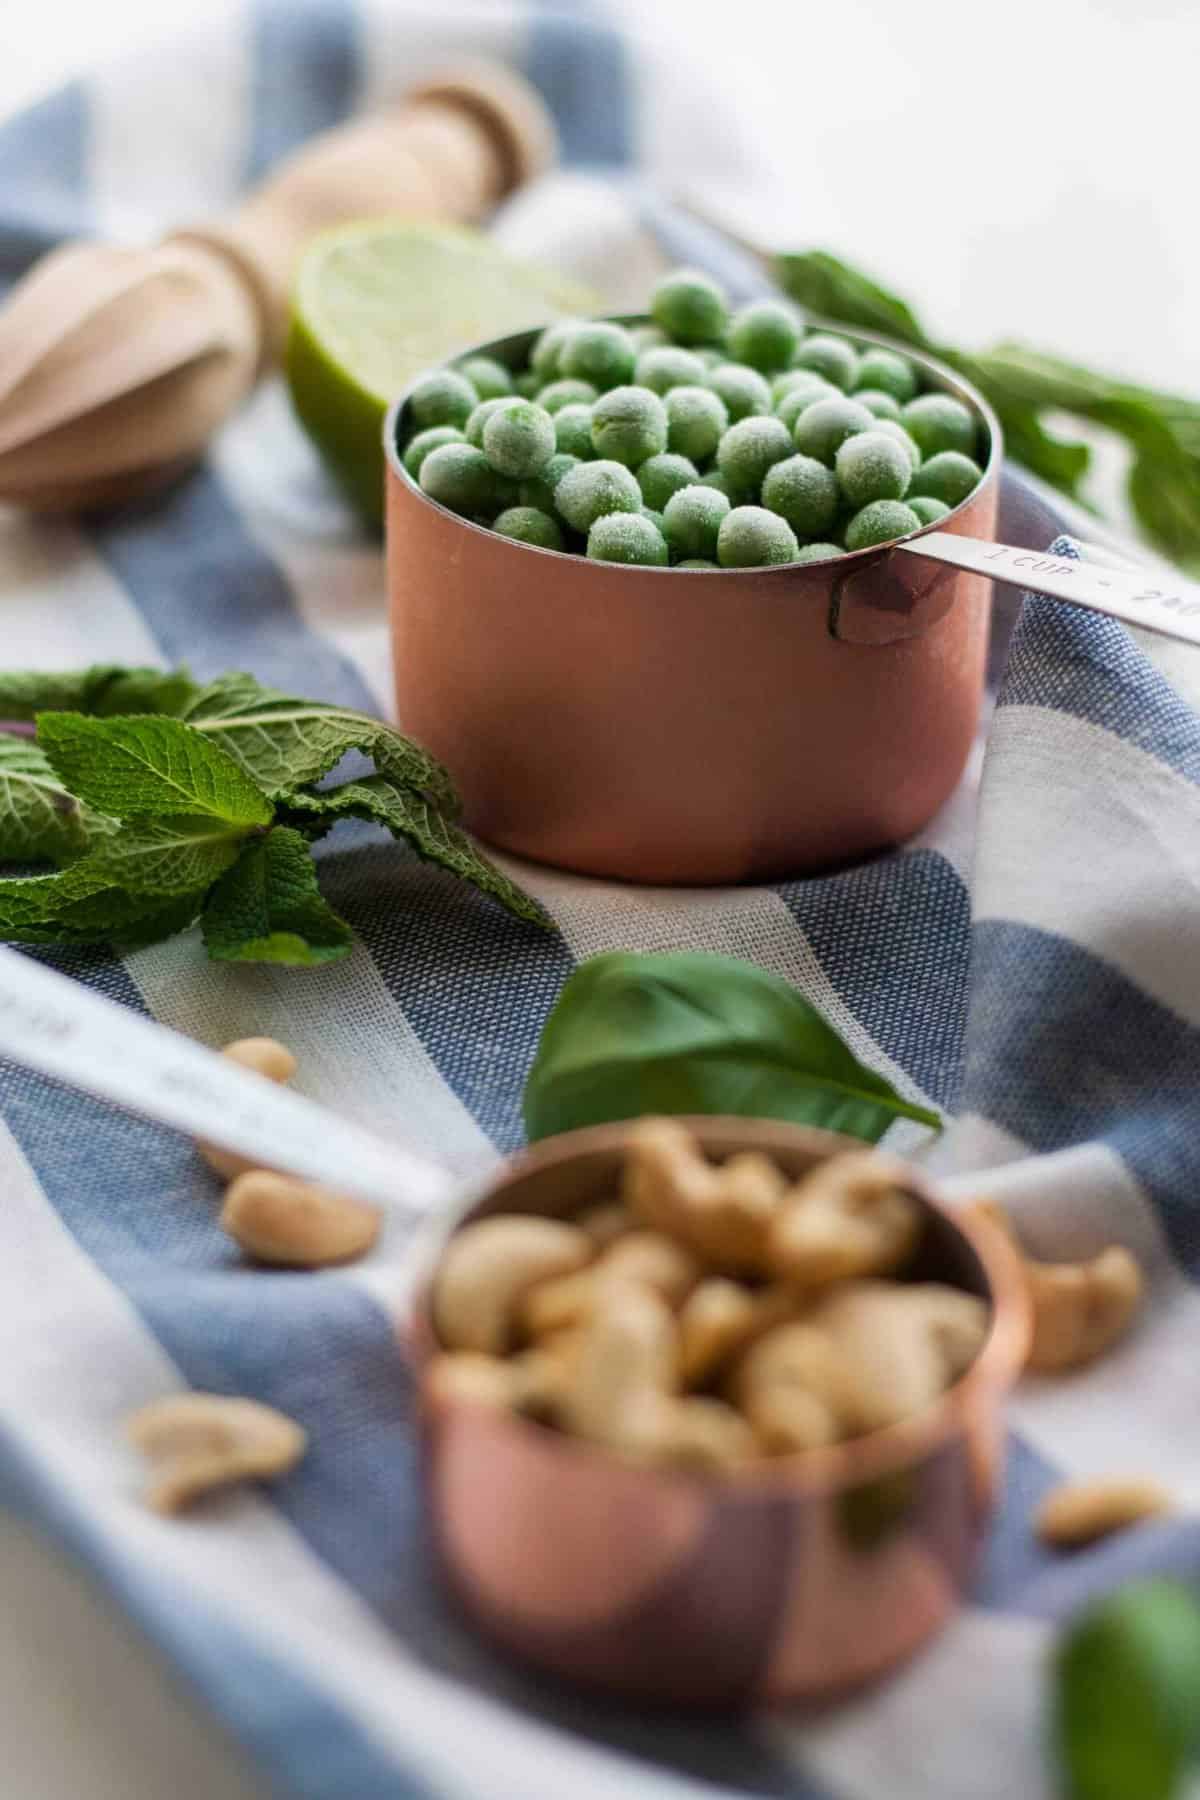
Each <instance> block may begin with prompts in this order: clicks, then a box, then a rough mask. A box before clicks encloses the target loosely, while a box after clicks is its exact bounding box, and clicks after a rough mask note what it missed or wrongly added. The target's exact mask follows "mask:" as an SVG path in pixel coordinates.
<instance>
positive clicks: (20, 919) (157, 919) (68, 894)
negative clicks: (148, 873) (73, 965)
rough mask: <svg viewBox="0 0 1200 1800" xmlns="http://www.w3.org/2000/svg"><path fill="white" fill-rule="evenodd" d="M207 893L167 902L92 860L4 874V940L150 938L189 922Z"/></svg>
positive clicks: (0, 930) (0, 890) (0, 891)
mask: <svg viewBox="0 0 1200 1800" xmlns="http://www.w3.org/2000/svg"><path fill="white" fill-rule="evenodd" d="M202 899H203V893H193V894H191V895H187V896H181V897H179V898H176V899H173V900H171V901H170V902H169V903H166V902H164V899H163V896H162V895H161V894H129V893H126V892H125V891H124V889H122V888H120V887H117V886H115V885H114V884H113V883H112V881H111V880H110V879H109V878H108V877H107V876H105V875H104V874H103V873H101V872H100V871H98V870H95V869H89V868H88V867H87V865H86V861H85V862H82V863H75V864H73V866H72V867H71V868H69V869H62V870H60V871H58V872H57V873H56V874H53V875H31V876H28V877H26V878H24V879H16V880H7V881H5V880H0V940H4V941H5V942H7V943H18V944H102V943H109V942H111V941H112V940H114V939H121V940H128V939H130V938H136V940H137V941H139V942H145V943H150V942H153V941H155V940H156V939H157V938H159V937H168V936H170V935H171V934H172V933H173V932H176V931H181V930H182V929H183V928H184V926H185V925H189V924H190V923H191V921H192V919H194V918H195V916H196V914H197V913H198V912H199V910H200V904H201V901H202Z"/></svg>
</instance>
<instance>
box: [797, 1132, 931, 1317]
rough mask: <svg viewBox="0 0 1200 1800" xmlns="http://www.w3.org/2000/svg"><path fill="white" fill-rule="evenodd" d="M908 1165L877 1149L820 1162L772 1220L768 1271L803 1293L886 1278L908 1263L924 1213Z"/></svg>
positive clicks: (852, 1152)
mask: <svg viewBox="0 0 1200 1800" xmlns="http://www.w3.org/2000/svg"><path fill="white" fill-rule="evenodd" d="M909 1179H910V1177H909V1174H908V1171H907V1170H906V1168H905V1166H904V1164H903V1163H901V1162H897V1161H895V1160H894V1159H893V1158H891V1157H888V1156H883V1155H881V1154H880V1153H879V1152H878V1151H875V1150H863V1151H858V1150H852V1151H849V1152H847V1153H846V1154H845V1155H844V1156H832V1157H830V1158H829V1160H828V1161H827V1162H823V1163H819V1164H818V1165H817V1167H816V1168H815V1169H813V1170H812V1171H811V1172H810V1173H809V1174H808V1175H807V1176H806V1177H805V1178H804V1180H803V1181H802V1182H800V1183H799V1184H798V1185H797V1186H796V1187H794V1188H793V1189H792V1191H791V1193H790V1194H789V1195H788V1196H787V1198H786V1199H785V1201H784V1203H783V1205H782V1206H781V1207H779V1208H778V1209H777V1211H776V1213H775V1215H774V1217H773V1219H772V1222H771V1228H770V1233H769V1237H768V1242H767V1259H768V1262H769V1265H770V1267H771V1269H772V1271H773V1272H774V1273H775V1274H776V1275H780V1276H782V1277H783V1278H784V1279H785V1280H787V1281H794V1282H797V1283H798V1284H800V1285H802V1286H805V1287H824V1286H827V1285H828V1284H829V1283H831V1282H834V1281H852V1280H855V1279H857V1278H858V1277H860V1276H867V1275H890V1274H891V1273H892V1272H893V1271H894V1270H896V1269H898V1268H899V1267H900V1265H901V1264H902V1263H904V1262H905V1261H907V1259H908V1257H909V1256H910V1255H911V1254H912V1251H913V1249H914V1248H915V1246H916V1242H917V1238H918V1237H919V1235H920V1231H921V1213H920V1209H919V1208H918V1206H917V1204H916V1202H915V1201H914V1200H913V1198H912V1197H911V1195H910V1194H907V1193H905V1191H904V1189H905V1185H906V1183H907V1182H908V1181H909Z"/></svg>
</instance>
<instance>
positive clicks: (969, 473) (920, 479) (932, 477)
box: [912, 450, 983, 506]
mask: <svg viewBox="0 0 1200 1800" xmlns="http://www.w3.org/2000/svg"><path fill="white" fill-rule="evenodd" d="M982 480H983V470H982V469H981V468H980V467H979V464H978V463H977V462H972V460H971V458H970V457H969V456H964V455H963V454H962V452H961V450H939V451H938V453H937V455H936V456H931V457H930V458H929V461H928V462H923V463H922V464H921V466H920V468H919V469H918V470H917V472H916V474H915V475H914V476H913V481H912V485H913V492H914V494H924V495H928V497H929V498H930V499H931V500H944V501H945V503H946V505H947V506H957V505H958V504H959V502H960V501H962V500H965V499H966V497H967V495H968V494H969V493H971V492H972V490H973V489H974V488H976V487H978V485H979V483H980V482H981V481H982Z"/></svg>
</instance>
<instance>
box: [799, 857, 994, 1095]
mask: <svg viewBox="0 0 1200 1800" xmlns="http://www.w3.org/2000/svg"><path fill="white" fill-rule="evenodd" d="M778 892H779V894H780V896H781V898H782V899H783V900H784V902H785V903H786V905H787V906H788V908H789V910H790V911H791V913H792V914H793V916H794V917H795V919H796V921H797V923H798V924H799V925H800V926H801V927H802V929H803V930H804V933H805V935H806V936H807V938H808V940H809V942H810V943H811V945H812V947H813V949H814V951H815V952H816V954H817V956H818V958H819V959H820V961H821V964H822V966H823V968H824V970H825V973H826V974H827V975H828V977H829V979H830V981H831V982H832V983H833V985H834V987H835V988H836V989H837V990H838V992H839V994H840V995H841V996H842V998H843V1000H844V1001H845V1002H846V1005H847V1006H848V1007H849V1008H850V1011H851V1012H852V1013H853V1014H854V1016H855V1018H857V1019H858V1020H859V1021H860V1022H861V1023H862V1024H863V1025H864V1026H865V1027H866V1029H867V1030H868V1031H869V1032H870V1033H871V1036H872V1037H873V1038H874V1039H875V1041H876V1043H877V1044H878V1045H879V1047H880V1048H881V1049H882V1050H883V1051H885V1052H886V1054H887V1055H888V1056H890V1057H891V1059H892V1061H893V1062H896V1063H899V1065H900V1067H901V1068H902V1069H904V1070H906V1071H907V1073H908V1074H909V1075H911V1076H912V1078H913V1080H914V1081H916V1082H918V1083H919V1084H920V1086H921V1087H922V1088H923V1089H924V1090H925V1092H926V1093H927V1094H930V1095H931V1096H932V1097H933V1099H934V1100H936V1101H937V1103H938V1105H939V1106H945V1107H947V1108H952V1109H953V1108H955V1106H956V1102H957V1098H958V1090H959V1084H960V1079H961V1072H962V1052H963V1021H964V1018H965V1016H966V997H967V964H968V952H969V947H970V935H969V927H970V919H969V902H968V897H967V891H966V888H965V887H964V886H963V883H962V881H961V879H960V878H959V876H958V874H957V873H956V872H955V870H954V869H953V868H952V867H951V865H950V864H949V863H948V862H947V861H946V859H945V857H943V856H939V855H938V853H937V852H936V851H934V850H912V851H906V852H903V853H901V854H898V855H894V856H884V857H880V858H878V860H876V861H874V862H870V863H865V864H863V866H862V867H861V868H857V869H850V870H847V871H846V872H845V873H844V874H841V875H827V876H820V877H818V878H817V879H815V880H812V881H789V882H786V883H784V884H783V885H781V886H780V887H779V889H778Z"/></svg>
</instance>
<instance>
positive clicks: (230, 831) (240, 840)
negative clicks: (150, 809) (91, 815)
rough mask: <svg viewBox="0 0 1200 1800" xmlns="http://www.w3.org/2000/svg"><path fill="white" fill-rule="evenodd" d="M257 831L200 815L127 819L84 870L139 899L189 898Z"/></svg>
mask: <svg viewBox="0 0 1200 1800" xmlns="http://www.w3.org/2000/svg"><path fill="white" fill-rule="evenodd" d="M261 829H262V828H261V827H259V826H250V827H249V828H247V827H246V826H243V825H229V824H227V823H226V822H225V820H223V819H214V818H211V817H209V816H207V815H206V814H203V813H184V814H182V815H180V816H178V817H174V816H172V815H171V814H165V815H164V816H163V817H162V818H145V819H144V818H139V819H130V820H126V821H125V822H124V823H123V824H122V825H120V826H119V827H118V829H117V830H116V831H115V832H114V833H113V835H112V836H111V837H110V838H108V839H107V840H106V841H105V842H104V843H103V844H101V845H99V847H98V848H97V849H95V850H94V851H93V852H92V854H91V855H90V856H89V857H88V859H87V862H88V867H89V868H90V869H94V870H95V871H96V872H97V873H100V874H104V875H107V876H108V878H109V879H110V880H111V881H112V882H113V883H114V884H115V885H116V886H117V887H123V888H128V889H130V890H131V891H133V892H135V893H139V894H190V893H193V892H194V891H195V890H196V889H197V888H200V889H203V888H206V887H208V886H210V885H211V883H212V882H214V881H215V880H216V879H217V877H218V875H223V874H224V873H225V870H226V869H228V868H230V867H231V866H232V864H233V863H235V862H236V861H237V859H238V857H239V856H240V855H241V852H242V847H243V845H244V844H245V843H246V839H247V837H248V836H249V835H250V833H251V832H254V833H258V832H259V831H261Z"/></svg>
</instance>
